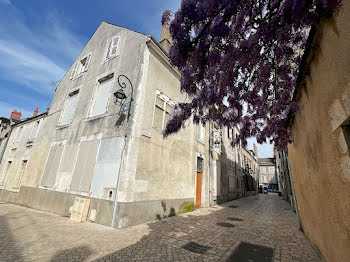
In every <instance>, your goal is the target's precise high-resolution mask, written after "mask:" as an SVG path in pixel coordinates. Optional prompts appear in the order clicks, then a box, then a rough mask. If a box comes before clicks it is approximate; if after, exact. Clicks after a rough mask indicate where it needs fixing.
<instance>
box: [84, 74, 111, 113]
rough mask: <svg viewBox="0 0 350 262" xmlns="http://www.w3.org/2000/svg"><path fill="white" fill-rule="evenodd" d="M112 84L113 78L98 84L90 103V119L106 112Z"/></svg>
mask: <svg viewBox="0 0 350 262" xmlns="http://www.w3.org/2000/svg"><path fill="white" fill-rule="evenodd" d="M112 77H113V76H112ZM113 83H114V81H113V78H109V79H108V80H105V81H101V82H100V81H99V82H98V84H97V86H96V88H95V92H94V95H93V99H92V103H91V108H90V114H89V116H90V117H94V116H100V115H104V114H105V113H106V112H107V107H108V101H109V98H110V95H111V89H112V87H113Z"/></svg>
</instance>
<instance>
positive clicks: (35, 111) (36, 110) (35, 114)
mask: <svg viewBox="0 0 350 262" xmlns="http://www.w3.org/2000/svg"><path fill="white" fill-rule="evenodd" d="M38 113H39V108H36V109H35V110H34V114H33V116H37V115H38Z"/></svg>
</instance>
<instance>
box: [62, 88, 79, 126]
mask: <svg viewBox="0 0 350 262" xmlns="http://www.w3.org/2000/svg"><path fill="white" fill-rule="evenodd" d="M78 93H79V90H77V91H75V92H73V93H71V94H69V95H68V97H67V102H66V103H65V108H64V110H63V112H62V114H63V115H62V119H61V125H66V124H69V123H71V122H72V120H73V116H74V113H75V108H76V107H77V104H78Z"/></svg>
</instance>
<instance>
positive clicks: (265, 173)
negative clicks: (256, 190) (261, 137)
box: [259, 158, 278, 190]
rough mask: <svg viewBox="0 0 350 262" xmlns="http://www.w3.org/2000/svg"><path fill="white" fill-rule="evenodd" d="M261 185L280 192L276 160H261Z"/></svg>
mask: <svg viewBox="0 0 350 262" xmlns="http://www.w3.org/2000/svg"><path fill="white" fill-rule="evenodd" d="M259 184H260V186H263V187H268V188H269V189H272V190H278V184H277V177H276V161H275V159H274V158H259Z"/></svg>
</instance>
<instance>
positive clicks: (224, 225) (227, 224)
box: [216, 222, 235, 227]
mask: <svg viewBox="0 0 350 262" xmlns="http://www.w3.org/2000/svg"><path fill="white" fill-rule="evenodd" d="M216 224H217V225H218V226H221V227H235V225H232V224H230V223H226V222H219V223H216Z"/></svg>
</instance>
